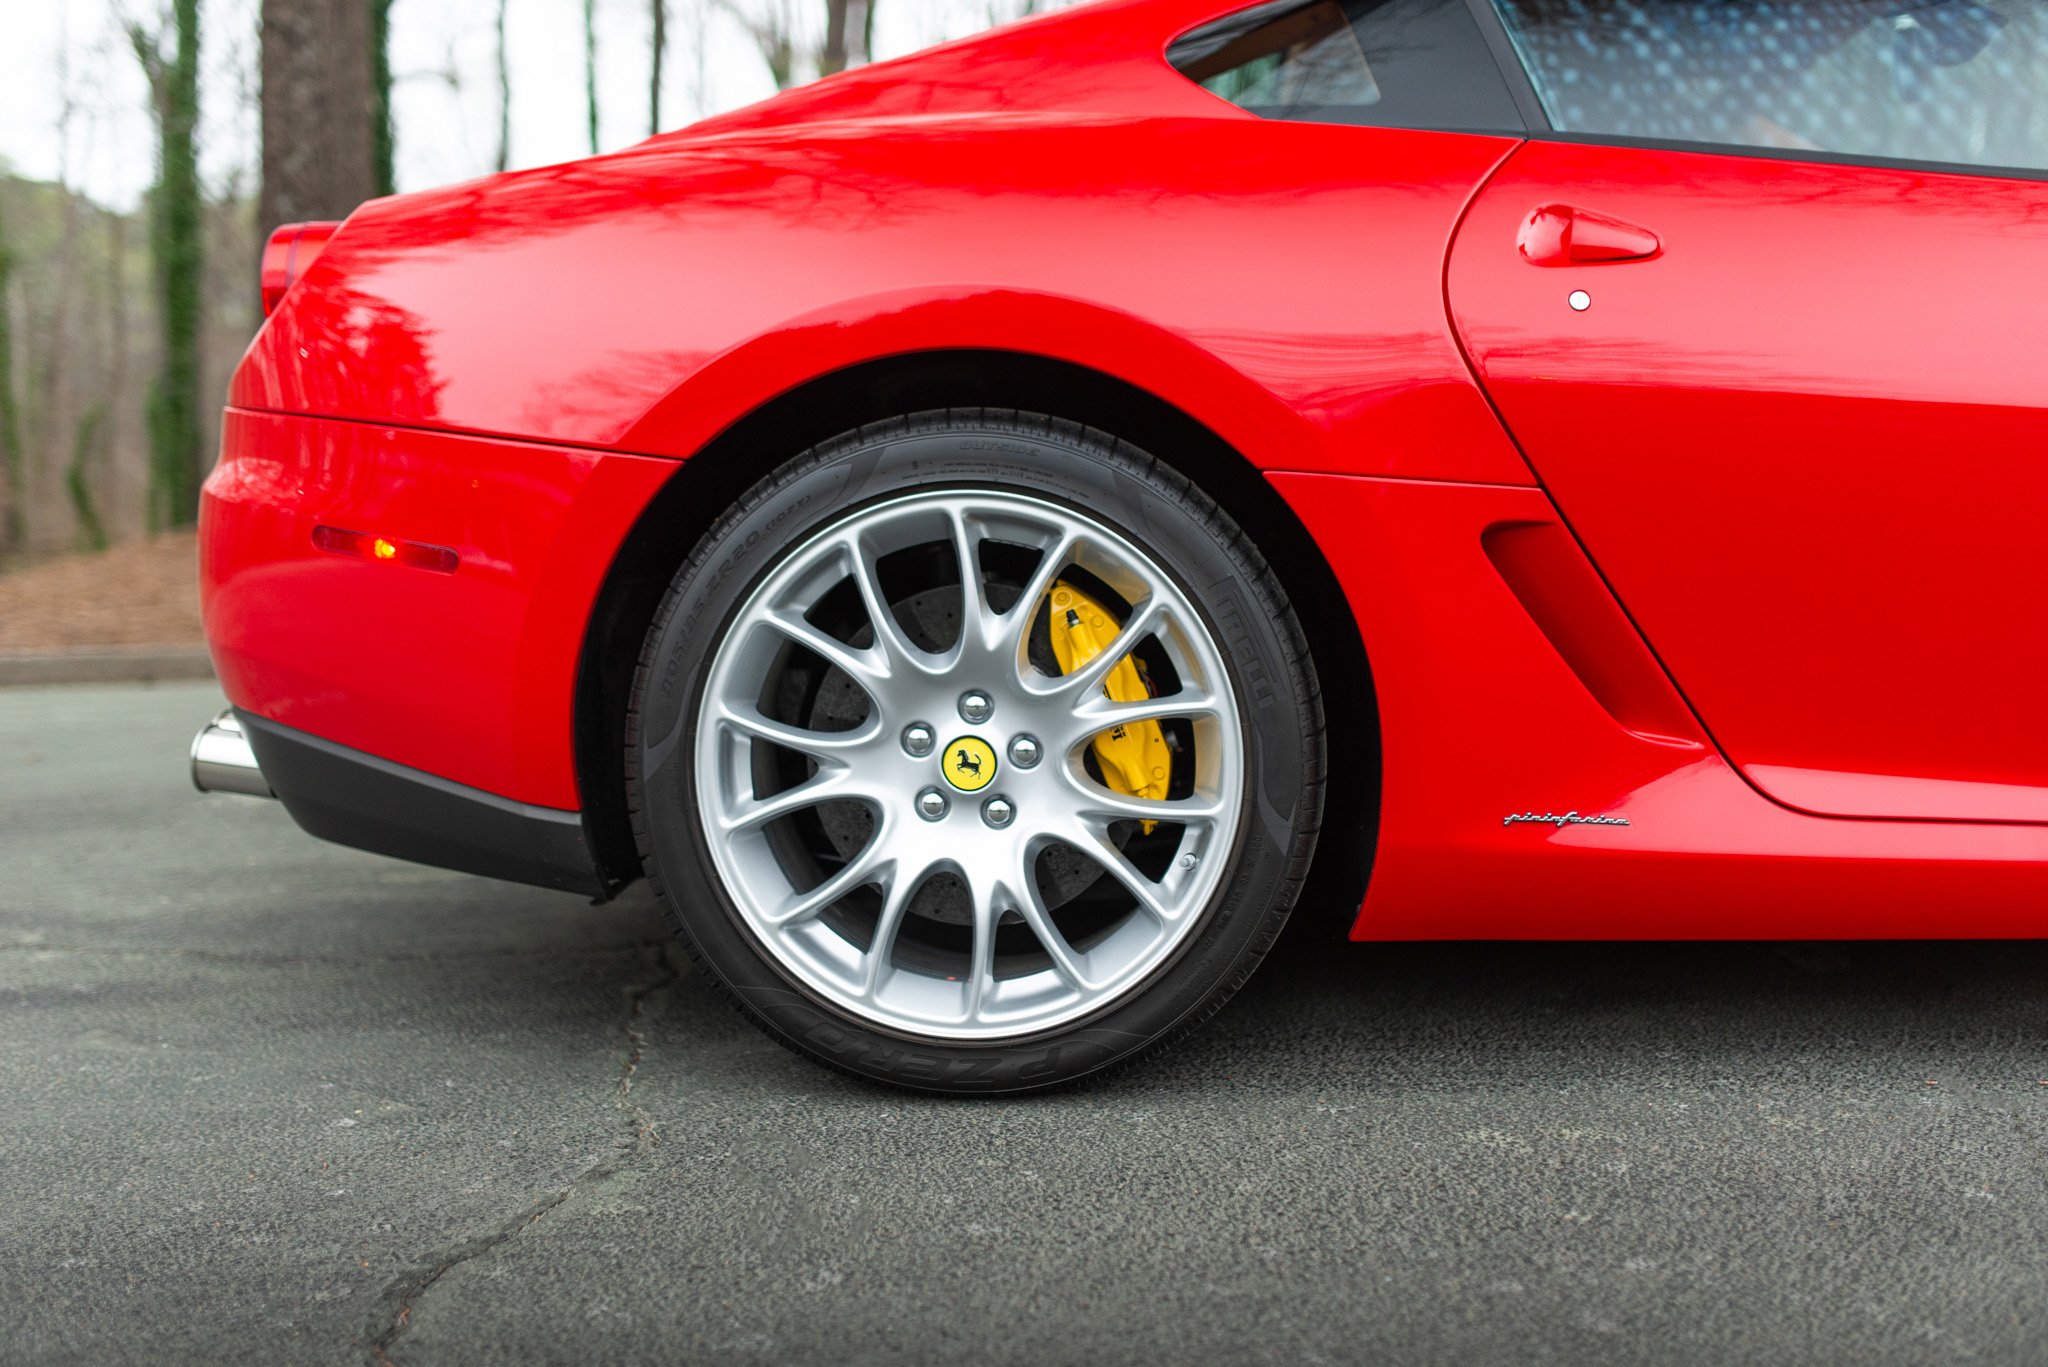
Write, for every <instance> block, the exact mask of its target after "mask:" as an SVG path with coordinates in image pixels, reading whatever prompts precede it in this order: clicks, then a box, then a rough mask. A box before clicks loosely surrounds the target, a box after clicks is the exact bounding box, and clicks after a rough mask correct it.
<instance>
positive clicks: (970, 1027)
mask: <svg viewBox="0 0 2048 1367" xmlns="http://www.w3.org/2000/svg"><path fill="white" fill-rule="evenodd" d="M626 765H627V775H628V799H629V805H630V807H631V809H632V811H633V814H634V828H635V832H636V835H637V837H638V839H639V843H640V850H641V854H642V857H643V859H644V861H645V865H646V870H647V874H648V877H649V879H650V881H651V882H652V883H653V884H654V887H655V889H656V892H657V894H658V896H659V897H660V898H661V901H662V903H663V906H664V907H665V909H666V910H667V912H668V915H669V916H670V918H671V920H672V921H673V922H674V923H675V925H676V926H677V928H678V930H679V931H680V932H681V934H682V935H683V937H684V939H685V940H686V941H687V943H688V944H689V946H690V948H691V949H692V950H693V951H694V953H695V955H696V957H697V959H698V961H699V962H700V963H701V964H702V965H703V966H704V967H706V968H707V969H708V970H709V971H710V972H711V974H712V975H713V976H714V977H715V978H716V979H717V981H718V982H719V983H721V984H722V985H723V986H724V987H725V988H727V989H728V990H729V991H730V992H731V993H732V995H733V997H734V998H735V999H736V1000H737V1002H738V1003H739V1005H740V1006H741V1008H742V1009H743V1010H744V1011H746V1012H747V1013H748V1014H749V1015H751V1016H753V1017H754V1018H755V1019H756V1020H757V1021H758V1022H759V1023H760V1024H761V1025H762V1026H764V1027H765V1028H766V1029H767V1030H768V1031H769V1032H770V1033H771V1034H773V1035H775V1036H776V1037H777V1038H779V1039H781V1040H782V1041H784V1042H785V1043H787V1044H789V1045H791V1046H792V1047H794V1048H796V1049H798V1050H799V1051H801V1052H804V1053H807V1054H810V1055H812V1056H814V1057H816V1058H819V1059H821V1060H823V1061H825V1062H827V1063H830V1064H833V1065H835V1066H837V1067H840V1068H843V1069H846V1070H848V1071H851V1072H854V1073H859V1074H862V1075H865V1076H868V1077H873V1078H877V1079H881V1080H884V1081H888V1082H893V1083H897V1084H901V1085H904V1086H910V1087H918V1088H925V1089H930V1090H943V1091H984V1092H1004V1091H1018V1090H1023V1089H1027V1088H1032V1087H1040V1086H1047V1085H1051V1084H1054V1083H1059V1082H1064V1081H1069V1080H1071V1079H1073V1078H1077V1077H1080V1076H1082V1075H1084V1074H1087V1073H1090V1072H1094V1071H1096V1070H1099V1069H1101V1068H1104V1067H1107V1066H1109V1065H1112V1064H1115V1063H1118V1062H1122V1061H1125V1060H1128V1059H1130V1058H1133V1057H1135V1056H1136V1055H1138V1054H1140V1053H1143V1052H1145V1051H1147V1050H1149V1049H1151V1048H1153V1047H1155V1046H1157V1045H1160V1044H1162V1043H1165V1042H1167V1041H1168V1040H1171V1039H1173V1038H1177V1037H1178V1036H1180V1035H1181V1034H1184V1033H1185V1032H1187V1031H1188V1030H1190V1029H1192V1028H1193V1027H1194V1026H1195V1025H1197V1024H1199V1023H1200V1022H1201V1021H1203V1020H1205V1019H1207V1018H1208V1016H1210V1015H1211V1014H1213V1013H1214V1011H1215V1010H1216V1009H1217V1008H1218V1007H1219V1006H1221V1005H1222V1003H1223V1002H1224V1001H1225V1000H1226V999H1227V998H1228V997H1229V996H1230V994H1231V993H1232V992H1234V991H1235V990H1236V989H1237V988H1238V987H1239V986H1240V985H1241V984H1242V983H1243V982H1244V981H1245V979H1246V978H1247V977H1248V976H1249V974H1250V972H1251V970H1252V969H1253V968H1254V967H1255V966H1256V965H1257V963H1258V961H1259V959H1260V958H1261V957H1262V956H1263V955H1264V954H1265V952H1266V950H1267V948H1268V947H1269V946H1270V945H1271V944H1272V942H1273V939H1274V937H1275V936H1276V935H1277V934H1278V933H1279V930H1280V927H1281V925H1282V924H1283V923H1284V922H1285V920H1286V918H1287V915H1288V912H1289V911H1290V910H1291V908H1292V906H1293V903H1294V899H1295V897H1296V895H1297V893H1298V892H1299V890H1300V886H1301V881H1302V878H1303V877H1304V876H1305V874H1306V872H1307V869H1308V863H1309V857H1310V855H1311V853H1312V851H1313V849H1314V844H1315V838H1316V830H1317V824H1318V820H1319V818H1320V814H1321V805H1322V784H1323V722H1322V714H1321V709H1320V704H1319V700H1318V696H1317V690H1316V684H1315V680H1314V675H1313V670H1312V666H1311V664H1310V662H1309V659H1308V653H1307V650H1306V648H1305V646H1304V644H1303V641H1302V637H1301V632H1300V628H1299V626H1298V625H1297V624H1296V622H1295V619H1294V615H1293V613H1292V612H1291V611H1290V609H1289V608H1288V605H1287V602H1286V599H1285V597H1284V595H1283V594H1282V593H1281V591H1280V589H1279V586H1278V584H1277V582H1276V581H1275V579H1274V577H1273V575H1272V573H1271V571H1270V570H1269V569H1268V568H1267V567H1266V565H1265V563H1264V561H1263V560H1261V559H1260V557H1259V555H1258V553H1257V551H1256V550H1255V549H1254V548H1253V547H1252V546H1251V544H1250V543H1249V542H1248V541H1247V540H1246V538H1245V536H1244V534H1243V533H1242V532H1241V531H1239V530H1238V529H1237V527H1236V526H1235V525H1234V524H1233V523H1232V522H1231V521H1230V520H1229V518H1228V517H1227V516H1226V515H1225V514H1224V513H1223V512H1222V511H1221V510H1220V509H1219V508H1217V507H1216V506H1215V505H1214V504H1213V503H1211V502H1210V501H1209V500H1208V499H1207V498H1206V497H1204V496H1203V495H1202V494H1201V493H1200V492H1199V491H1198V490H1196V489H1195V488H1194V487H1193V486H1191V485H1190V484H1188V483H1187V482H1186V481H1185V480H1184V479H1182V478H1181V477H1180V476H1179V475H1177V474H1175V473H1174V472H1172V471H1171V470H1169V469H1167V468H1166V467H1164V466H1162V465H1160V464H1159V463H1158V462H1156V461H1154V460H1152V459H1151V458H1149V457H1147V456H1144V455H1142V454H1141V453H1139V452H1136V451H1134V450H1132V449H1131V448H1130V447H1128V446H1126V445H1124V444H1122V443H1118V442H1114V441H1111V440H1108V439H1106V438H1104V437H1102V436H1100V435H1099V434H1096V433H1093V432H1089V431H1086V430H1085V429H1082V428H1079V427H1075V426H1073V425H1071V424H1066V423H1062V422H1058V421H1054V420H1051V419H1046V418H1040V417H1034V416H1030V415H1023V414H1014V415H1013V414H991V413H988V412H983V411H979V410H977V411H973V412H971V413H945V414H928V415H922V416H919V417H916V418H910V419H903V420H899V421H897V422H894V423H890V424H884V425H882V426H878V427H868V428H863V429H862V430H861V431H859V432H857V433H853V434H849V435H848V436H846V437H843V438H840V439H838V440H836V441H834V442H831V443H828V444H826V445H825V446H822V447H820V448H818V449H816V450H814V451H812V452H809V453H806V454H805V455H803V456H802V457H799V458H798V459H796V460H794V461H792V462H791V463H789V464H788V465H786V466H784V467H783V468H782V469H781V470H779V471H777V472H776V473H775V474H774V475H772V476H771V477H770V478H769V479H767V480H765V481H764V482H763V483H762V484H761V485H759V486H757V487H756V488H755V489H754V490H753V491H752V492H751V493H749V494H748V495H747V497H746V498H744V499H743V500H742V501H741V502H740V503H739V504H738V505H737V506H736V507H734V508H733V509H732V510H731V511H729V512H728V513H727V514H726V516H724V517H723V518H721V519H720V521H719V522H718V524H717V526H715V527H714V528H713V529H712V530H711V531H710V532H709V533H708V534H707V535H706V536H705V538H704V540H703V541H702V542H701V543H700V544H699V545H698V547H697V548H696V551H695V553H694V554H693V556H692V557H691V559H690V561H689V563H688V564H687V565H685V566H684V568H683V569H682V571H681V572H680V573H679V574H678V575H677V576H676V580H675V582H674V584H673V585H672V586H671V588H670V590H669V593H668V596H667V598H666V599H665V600H664V602H663V604H662V606H661V609H660V611H659V612H658V613H657V615H656V618H655V622H654V625H653V627H652V628H651V629H650V631H649V633H648V637H647V642H646V646H645V648H644V650H643V653H642V656H641V662H640V672H639V676H638V679H637V681H636V684H635V688H634V692H633V704H632V713H631V715H630V717H629V719H628V727H627V757H626Z"/></svg>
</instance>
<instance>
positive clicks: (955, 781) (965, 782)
mask: <svg viewBox="0 0 2048 1367" xmlns="http://www.w3.org/2000/svg"><path fill="white" fill-rule="evenodd" d="M939 768H940V769H941V770H943V771H944V773H945V775H946V782H948V783H950V784H952V785H953V786H954V787H955V788H958V789H959V790H960V791H961V792H963V793H978V792H980V791H981V790H982V789H983V788H986V787H988V785H989V784H991V783H994V782H995V781H996V752H995V750H994V749H993V748H992V747H991V746H990V745H989V743H988V742H987V741H985V740H983V739H982V738H981V737H979V736H962V737H960V738H959V739H958V740H953V741H948V742H947V743H946V748H945V749H944V750H943V751H941V752H940V754H939Z"/></svg>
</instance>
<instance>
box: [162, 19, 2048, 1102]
mask: <svg viewBox="0 0 2048 1367" xmlns="http://www.w3.org/2000/svg"><path fill="white" fill-rule="evenodd" d="M2044 167H2048V7H2044V6H2043V5H2042V4H2041V3H2038V0H1727V3H1718V4H1699V3H1683V4H1676V3H1660V2H1659V0H1277V2H1276V3H1269V4H1260V5H1255V6H1252V7H1250V8H1245V7H1243V6H1242V5H1241V4H1240V5H1238V6H1236V7H1234V8H1233V7H1230V6H1228V5H1226V4H1224V3H1222V0H1107V3H1102V4H1096V5H1092V6H1088V7H1085V8H1081V9H1076V10H1071V11H1067V12H1064V13H1061V14H1057V15H1054V16H1051V17H1048V18H1042V19H1038V20H1034V21H1030V22H1026V23H1024V24H1021V25H1018V26H1015V27H1012V28H1009V29H1005V30H1000V31H997V32H994V33H990V34H987V35H984V36H982V37H979V38H975V39H972V40H969V41H966V42H961V43H956V44H953V45H951V46H949V47H944V48H940V49H937V50H934V51H931V52H927V53H924V54H921V55H918V56H915V57H911V58H908V59H905V60H902V61H897V62H892V63H887V64H883V65H877V66H873V67H868V68H864V69H860V70H856V71H853V72H850V73H847V74H844V75H840V76H837V77H834V78H832V79H829V80H825V81H822V82H820V83H818V84H817V85H815V86H812V87H809V88H806V89H802V90H798V91H794V92H791V93H788V94H785V95H782V96H780V97H778V98H776V99H773V100H770V101H768V102H767V103H765V104H762V105H758V106H755V107H753V108H751V109H746V110H742V111H740V112H738V113H735V114H729V115H725V116H723V117H719V118H714V119H711V120H708V121H706V122H703V123H700V124H698V125H696V126H694V127H692V128H689V129H686V130H684V131H682V132H679V133H675V134H671V135H667V136H663V137H658V138H655V139H653V140H652V141H650V142H647V143H645V144H643V145H641V146H638V147H635V148H632V149H630V150H628V151H625V152H622V153H619V154H617V155H612V156H604V157H597V158H593V159H591V160H588V161H579V162H575V163H571V164H568V165H562V166H555V167H549V168H545V169H541V170H534V171H525V172H519V173H515V174H510V175H501V176H496V177H493V178H490V179H487V180H482V181H478V182H476V183H474V184H468V185H461V186H456V187H453V188H449V189H442V190H435V191H430V192H427V193H422V194H412V195H404V196H400V197H397V198H393V199H387V200H382V201H378V202H375V203H371V204H368V205H365V206H364V207H363V208H362V209H361V210H360V211H358V212H357V213H356V214H355V215H354V217H352V218H350V219H349V220H348V222H346V223H345V224H340V225H336V224H303V225H296V226H294V227H291V228H287V229H285V230H283V231H281V232H280V233H279V234H278V235H277V237H276V238H275V239H273V241H272V244H271V247H270V250H269V252H268V254H267V256H266V262H265V290H266V301H267V303H269V304H270V305H271V311H270V314H269V318H268V321H267V323H266V325H265V327H264V329H263V331H262V333H261V335H260V336H258V337H257V338H256V340H255V342H254V344H253V345H252V346H251V347H250V349H249V353H248V356H247V358H246V359H245V360H244V362H243V363H242V365H241V367H240V369H239V370H238V371H237V372H236V374H235V376H234V379H233V384H232V390H231V393H230V396H229V408H228V412H227V417H226V426H225V434H224V439H223V449H222V452H221V457H220V463H219V466H218V468H217V469H216V470H215V471H214V473H213V475H212V478H211V479H210V480H209V481H208V483H207V487H206V498H205V507H204V512H203V535H202V555H203V560H204V582H205V607H206V622H207V631H208V634H209V636H210V638H211V641H212V649H213V656H214V660H215V662H216V664H217V666H218V669H219V674H220V678H221V681H222V683H223V685H224V687H225V689H226V692H227V695H228V697H229V699H230V700H231V701H232V703H233V704H234V706H233V709H232V710H231V711H230V712H228V713H226V714H223V716H222V717H221V718H220V719H218V720H217V721H216V722H214V723H213V724H212V726H210V727H209V728H208V729H207V730H206V731H204V732H202V733H201V736H200V739H199V740H198V742H196V744H195V756H194V758H195V773H196V775H197V777H198V780H199V782H200V784H201V786H203V787H224V788H234V789H240V790H244V791H253V792H257V793H265V794H275V796H277V797H278V798H280V799H281V800H282V801H283V803H284V805H285V807H286V808H287V809H288V810H289V811H290V813H291V814H292V816H293V817H294V818H296V819H297V821H298V823H299V824H300V825H302V826H303V827H304V828H305V829H306V830H308V831H310V832H312V833H313V834H315V835H318V836H324V837H326V838H328V839H331V840H337V841H341V842H343V843H346V844H350V845H355V846H358V847H361V848H363V849H368V850H374V851H380V852H383V853H386V854H391V855H396V856H400V857H403V858H407V859H413V860H418V861H421V862H424V863H429V864H438V865H443V866H446V867H449V868H455V869H463V870H468V871H471V872H474V873H481V874H488V875H493V876H496V877H500V878H507V879H514V880H520V881H524V882H528V883H536V884H541V885H544V886H547V887H552V888H561V889H568V890H573V891H576V892H579V893H583V894H585V895H588V896H590V897H593V898H598V899H602V898H605V897H608V896H610V895H612V894H613V893H614V892H616V891H617V890H618V889H619V888H620V887H622V886H623V885H624V884H626V883H628V882H629V881H631V880H633V879H634V878H636V877H639V876H641V875H643V874H644V875H645V876H646V877H647V878H648V880H649V881H650V883H651V884H652V885H653V887H654V889H655V891H656V893H657V895H658V897H659V899H660V901H661V903H662V905H663V906H664V907H665V908H666V910H667V913H668V915H669V916H670V917H671V918H672V919H673V921H674V923H675V926H676V928H677V930H678V931H679V932H680V934H681V935H682V937H683V938H684V940H685V941H686V942H687V944H688V946H689V948H690V949H691V951H692V952H693V953H694V955H695V956H696V958H697V960H698V962H699V963H700V964H701V965H702V966H703V968H704V969H705V970H706V971H707V973H708V974H709V975H710V976H711V977H712V978H714V979H715V980H716V981H717V982H719V983H720V984H722V985H723V986H724V987H725V988H726V989H728V990H729V991H730V994H731V996H732V997H733V999H734V1000H735V1001H736V1003H737V1004H738V1006H739V1007H740V1008H741V1009H742V1010H743V1011H744V1012H746V1013H747V1014H749V1015H750V1016H752V1017H753V1018H754V1019H755V1020H756V1021H757V1022H758V1023H760V1024H761V1025H762V1026H763V1027H765V1028H766V1029H767V1030H768V1031H769V1032H771V1033H772V1034H773V1035H774V1036H775V1037H777V1038H778V1039H780V1040H782V1041H784V1042H785V1043H788V1044H789V1045H791V1046H793V1047H795V1048H797V1049H799V1050H801V1051H804V1052H806V1053H808V1054H811V1055H813V1056H815V1057H816V1058H818V1059H821V1060H823V1061H825V1062H828V1063H831V1064H835V1065H837V1066H838V1067H840V1068H843V1069H847V1070H850V1071H852V1072H855V1073H858V1074H863V1075H866V1076H869V1077H873V1078H878V1079H885V1080H887V1081H890V1082H894V1083H899V1084H903V1085H907V1086H911V1087H919V1088H928V1089H941V1090H962V1091H968V1090H978V1091H1006V1090H1018V1089H1022V1088H1028V1087H1034V1086H1041V1085H1046V1084H1051V1083H1057V1082H1061V1081H1064V1080H1068V1079H1073V1078H1076V1077H1079V1076H1082V1075H1084V1074H1088V1073H1090V1072H1093V1071H1096V1070H1099V1069H1102V1068H1105V1067H1108V1066H1111V1065H1114V1064H1117V1063H1120V1062H1125V1061H1128V1060H1130V1059H1133V1058H1135V1057H1136V1056H1138V1055H1140V1054H1142V1053H1145V1052H1146V1051H1148V1050H1150V1049H1152V1048H1154V1047H1155V1046H1159V1045H1161V1044H1164V1043H1166V1042H1168V1041H1170V1040H1173V1039H1175V1038H1177V1037H1178V1036H1180V1035H1182V1034H1184V1033H1185V1032H1186V1031H1188V1030H1190V1029H1192V1028H1193V1027H1194V1026H1196V1025H1197V1024H1198V1023H1199V1022H1201V1021H1202V1020H1204V1019H1206V1018H1207V1017H1208V1016H1210V1015H1211V1014H1212V1013H1213V1012H1214V1011H1215V1010H1216V1009H1217V1008H1218V1007H1219V1006H1220V1005H1221V1004H1222V1002H1223V1001H1224V999H1225V998H1227V997H1228V996H1229V995H1230V993H1231V992H1232V991H1233V990H1235V989H1236V988H1237V987H1238V986H1239V985H1241V984H1242V983H1243V982H1244V981H1245V979H1246V977H1247V975H1249V974H1250V972H1251V971H1252V969H1253V968H1254V967H1255V966H1256V964H1257V963H1258V961H1259V959H1260V957H1261V955H1262V954H1263V953H1264V952H1265V951H1266V949H1267V948H1268V946H1270V945H1271V944H1272V943H1273V941H1274V937H1275V936H1276V934H1277V933H1278V932H1279V930H1280V928H1281V925H1282V923H1283V922H1284V921H1285V920H1286V919H1287V917H1288V915H1289V912H1290V910H1291V909H1292V908H1293V907H1294V906H1295V904H1296V903H1297V901H1298V900H1300V899H1301V898H1302V897H1303V896H1304V888H1307V889H1308V890H1309V891H1308V896H1309V897H1310V899H1311V900H1312V903H1313V904H1314V905H1317V906H1329V907H1341V908H1343V909H1344V912H1345V914H1347V915H1349V914H1351V910H1350V909H1351V908H1354V907H1355V908H1358V910H1357V911H1356V918H1355V922H1354V923H1353V925H1352V930H1351V934H1352V936H1353V937H1354V938H1356V939H1359V940H1400V939H1417V938H1427V939H1443V938H1465V937H1480V938H1517V939H1521V938H1553V939H1571V938H1639V937H1684V938H1704V937H1743V938H1753V937H1797V938H1825V937H1895V936H1913V937H1920V936H1958V937H1960V936H1973V937H1992V936H2038V935H2040V934H2042V933H2043V932H2044V931H2048V692H2044V688H2048V683H2044V681H2048V631H2044V612H2048V537H2044V525H2048V407H2044V405H2048V383H2044V376H2048V321H2044V320H2048V183H2044V180H2048V175H2044Z"/></svg>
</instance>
